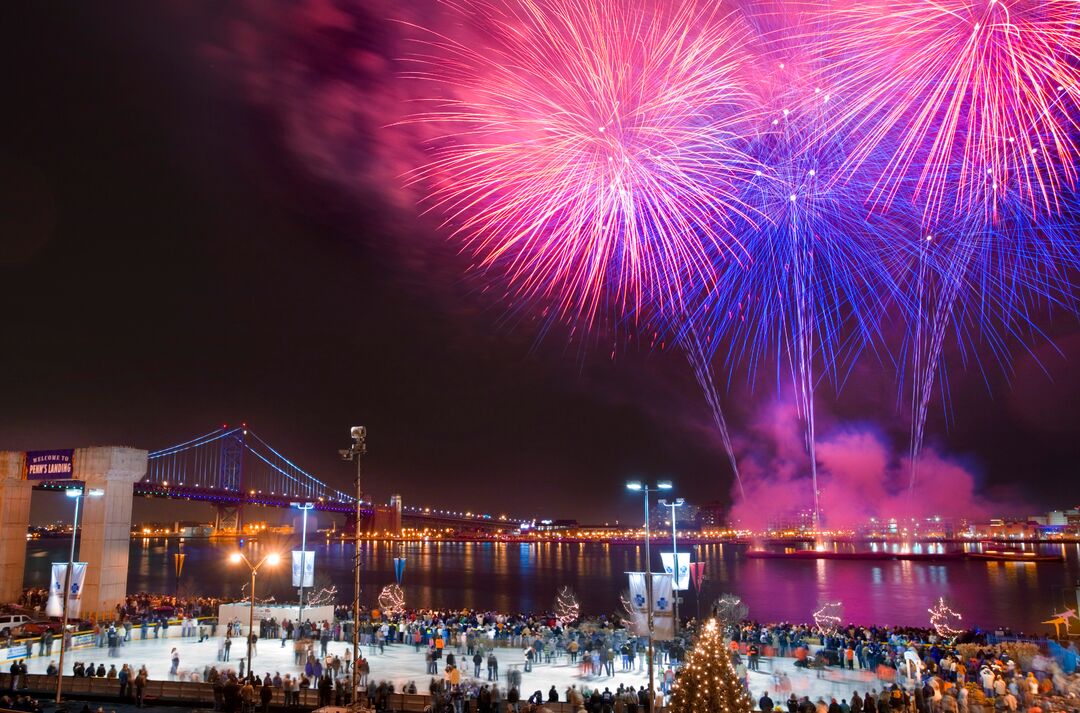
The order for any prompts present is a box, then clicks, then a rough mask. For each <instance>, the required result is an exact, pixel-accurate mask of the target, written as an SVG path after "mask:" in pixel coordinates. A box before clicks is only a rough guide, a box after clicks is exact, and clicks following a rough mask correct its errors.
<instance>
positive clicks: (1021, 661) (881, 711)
mask: <svg viewBox="0 0 1080 713" xmlns="http://www.w3.org/2000/svg"><path fill="white" fill-rule="evenodd" d="M728 634H729V636H730V639H731V646H732V658H733V661H734V662H735V665H736V670H737V672H738V675H739V676H740V677H741V680H743V682H744V686H746V687H747V690H748V691H749V687H750V682H751V680H753V679H751V678H749V677H748V676H747V675H746V673H747V672H748V671H750V670H759V669H758V666H757V665H756V664H755V663H749V665H748V662H750V661H753V660H754V659H760V657H761V656H762V655H763V654H764V655H767V656H780V657H793V658H794V659H795V661H794V665H795V666H796V667H805V668H808V669H814V670H816V672H817V677H824V676H830V677H832V678H833V679H834V680H844V681H847V682H849V683H850V682H860V681H861V682H862V683H864V684H865V685H866V686H867V688H864V689H863V691H864V693H863V694H862V695H860V694H859V693H858V691H857V690H853V691H852V694H851V696H850V700H849V697H841V698H840V700H839V701H837V700H836V699H835V698H830V699H829V700H825V698H824V697H819V698H818V699H817V700H816V701H811V700H810V698H809V697H808V696H803V697H799V696H797V695H796V694H794V693H793V692H792V686H791V681H790V679H789V678H788V677H787V676H786V674H775V673H774V674H773V676H772V680H771V684H772V686H771V691H772V692H773V693H775V694H776V696H777V699H776V700H774V699H773V698H772V697H771V696H770V691H769V690H766V691H765V692H764V694H763V695H762V696H761V697H760V698H759V699H758V707H759V709H760V710H761V711H773V710H776V711H785V710H786V711H787V713H901V712H904V713H974V712H976V711H978V712H979V713H993V712H995V711H996V712H998V713H1012V712H1015V711H1018V710H1021V711H1037V712H1039V713H1042V712H1045V711H1054V710H1069V711H1075V710H1080V673H1077V650H1076V644H1075V642H1074V643H1070V644H1069V645H1068V646H1067V647H1063V646H1061V645H1060V644H1057V643H1055V642H1047V644H1046V647H1045V649H1043V648H1040V646H1038V645H1036V644H1034V643H1024V642H1021V641H1018V640H1012V641H1006V642H1002V643H995V640H996V638H997V637H993V636H987V635H986V634H985V633H981V632H978V631H966V632H951V633H950V634H949V635H942V634H940V633H939V632H938V631H936V630H934V629H922V628H916V627H859V626H854V625H849V626H847V627H839V628H837V629H835V630H829V631H827V632H825V633H820V632H815V631H814V630H813V629H812V628H811V627H809V626H808V625H795V624H787V623H781V624H760V623H758V622H749V621H742V622H739V623H737V624H733V625H730V626H729V627H728ZM811 640H813V641H814V645H811V643H810V642H811ZM841 672H842V673H841ZM835 674H839V675H835Z"/></svg>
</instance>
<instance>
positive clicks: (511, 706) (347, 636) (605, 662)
mask: <svg viewBox="0 0 1080 713" xmlns="http://www.w3.org/2000/svg"><path fill="white" fill-rule="evenodd" d="M43 596H44V593H43V592H41V591H37V590H30V591H28V592H27V593H26V594H25V595H24V602H23V603H24V604H25V605H26V606H38V605H41V604H42V603H43ZM218 604H219V602H217V601H216V600H214V599H212V598H205V597H197V598H175V597H160V596H153V595H149V594H140V595H134V596H132V597H129V598H128V599H127V601H126V602H125V603H124V604H122V605H121V606H119V607H118V608H117V612H116V619H115V621H112V622H108V623H105V622H98V623H95V624H94V629H93V634H94V643H95V644H96V645H97V646H98V647H99V648H107V650H108V654H107V655H108V658H115V657H116V656H118V655H119V653H120V648H121V647H122V646H123V644H124V642H126V641H130V640H131V638H132V630H133V627H136V626H138V625H139V624H141V623H144V622H145V623H146V624H147V625H145V626H142V627H140V628H141V633H140V638H149V637H150V636H155V637H157V636H159V635H167V628H168V627H169V626H170V621H171V622H172V623H173V625H175V622H176V621H177V620H179V621H180V626H181V629H182V631H181V634H182V635H184V636H197V637H198V638H199V640H200V641H202V640H204V639H206V638H210V637H214V638H217V637H218V633H219V630H220V632H221V636H220V639H219V646H218V657H217V658H218V665H206V666H204V667H202V668H201V669H199V670H194V669H192V668H190V667H189V668H181V666H180V661H179V654H178V653H177V650H176V649H175V648H173V649H172V652H171V654H170V657H171V659H172V667H171V669H170V674H169V677H170V678H171V679H173V680H183V681H193V682H206V683H209V684H211V685H212V686H214V690H215V701H216V702H217V704H218V706H217V707H218V708H219V709H221V710H234V709H235V710H239V709H240V708H242V707H244V706H247V710H251V706H254V705H263V706H264V707H265V706H266V705H268V704H269V701H271V700H273V699H274V691H275V690H279V691H281V692H282V695H281V696H280V697H279V700H283V701H285V703H286V705H290V706H296V705H298V704H299V698H300V696H299V693H300V691H303V690H316V691H318V700H319V703H320V705H329V704H331V703H334V704H340V703H342V702H347V701H348V700H349V688H350V680H351V678H350V676H351V672H352V670H353V668H354V667H355V669H356V673H357V676H358V679H359V686H360V690H361V691H363V693H362V694H361V695H365V696H366V697H367V702H368V703H369V705H370V706H371V707H373V708H375V709H376V710H385V709H386V701H387V700H388V699H389V697H390V695H392V694H393V693H394V692H395V690H394V684H393V683H391V682H389V681H385V680H380V681H375V680H373V679H372V671H371V661H372V660H373V659H375V658H377V657H378V656H379V655H381V654H383V653H384V652H385V650H386V647H388V646H396V647H408V648H410V649H411V650H412V651H413V652H414V653H415V655H416V656H418V657H423V660H424V663H425V670H426V671H427V673H428V675H429V676H430V681H429V684H428V685H427V687H426V692H427V693H429V694H430V695H431V696H432V701H433V706H434V710H438V711H453V712H454V713H463V711H465V710H469V711H477V712H478V713H495V712H496V711H527V710H532V709H534V708H535V709H537V710H542V708H543V706H544V704H545V703H551V702H555V701H559V700H561V701H563V702H569V703H571V704H573V706H574V708H575V710H581V711H585V712H586V713H637V712H638V711H647V710H649V709H650V706H649V703H650V701H649V695H648V692H647V691H646V690H645V689H644V688H643V687H639V688H638V689H634V688H633V687H630V686H627V685H617V686H615V690H611V688H610V687H609V686H603V685H602V684H603V682H604V681H605V679H612V678H613V677H614V676H615V674H616V670H618V671H619V672H620V673H621V672H626V671H641V670H643V669H644V668H645V666H646V665H647V661H646V657H647V653H646V647H645V643H644V639H643V637H638V636H634V635H632V634H631V633H630V632H629V630H628V629H627V628H626V627H625V626H623V624H622V622H621V621H619V620H618V619H613V618H610V619H609V618H606V617H599V618H595V619H589V620H584V621H576V622H574V623H567V622H564V621H561V620H559V619H558V618H557V617H555V616H554V615H551V614H543V615H536V614H524V613H521V614H506V613H500V612H491V611H472V610H436V609H413V610H405V611H401V612H393V613H386V612H383V613H381V615H378V616H375V615H373V613H372V612H368V611H365V612H364V614H363V616H362V618H361V620H360V622H359V624H358V626H357V638H358V639H359V647H358V649H357V650H356V651H353V649H352V647H351V646H347V647H346V649H345V652H344V654H339V653H332V652H330V650H329V644H330V642H335V641H337V642H340V641H344V642H350V643H351V639H352V633H353V621H352V617H351V609H349V608H348V607H340V608H338V609H337V610H336V612H335V617H334V619H333V620H332V621H318V622H313V621H303V622H298V621H290V620H288V619H284V620H280V621H279V620H277V619H266V620H262V621H260V623H259V627H258V629H257V632H256V633H247V634H246V636H250V637H251V638H250V644H251V645H252V646H255V645H256V642H257V641H258V640H260V639H261V640H263V646H266V645H268V642H269V641H274V642H275V644H273V645H277V643H276V642H277V641H280V646H281V647H286V646H291V647H292V650H293V652H294V664H295V666H296V669H297V670H296V671H292V672H286V673H285V674H284V675H282V674H281V673H279V672H274V673H273V674H271V673H270V672H265V673H263V675H261V676H260V675H257V674H256V673H255V672H254V671H253V670H252V667H251V662H250V661H246V662H245V661H244V660H243V659H242V660H241V661H240V666H239V669H238V670H237V669H234V668H232V667H231V666H230V661H231V659H230V654H229V650H230V648H231V647H232V642H233V638H234V637H245V632H244V631H243V627H242V626H241V622H239V621H226V622H218V621H217V620H216V619H214V618H212V617H213V616H214V615H215V614H216V613H217V606H218ZM204 617H211V618H204ZM692 627H693V623H692V622H691V626H690V627H688V629H690V630H691V631H687V632H686V633H685V634H684V638H678V639H676V640H674V641H670V642H657V645H656V647H655V654H654V655H655V660H654V663H655V665H656V671H657V683H658V687H659V689H660V690H659V691H657V692H656V694H655V695H657V696H659V699H658V700H659V701H662V700H663V696H665V695H666V694H668V693H669V692H670V689H671V687H672V685H674V683H675V681H676V680H677V677H678V675H679V667H680V664H681V662H682V661H683V660H684V658H685V654H686V650H687V648H688V647H689V646H690V636H691V634H692ZM162 630H164V631H162ZM727 633H728V637H729V643H730V646H731V654H732V659H733V664H734V666H735V670H736V673H737V675H738V677H739V678H740V680H741V681H742V682H743V685H744V686H745V687H746V690H747V691H748V692H751V693H752V694H754V693H755V691H751V687H754V688H760V687H761V686H762V683H763V682H764V683H766V684H767V686H768V691H765V692H764V695H761V696H760V697H758V698H757V700H758V704H759V707H760V708H761V710H762V711H765V710H778V711H784V710H786V711H787V712H788V713H901V712H906V713H991V711H990V709H991V708H993V709H994V711H995V712H996V713H1011V712H1012V711H1018V710H1024V711H1043V712H1044V711H1050V710H1064V709H1069V706H1072V708H1071V709H1076V707H1077V705H1076V704H1077V703H1078V702H1080V674H1077V673H1076V660H1077V652H1076V647H1075V644H1073V645H1071V646H1070V647H1068V648H1062V647H1057V648H1056V649H1054V650H1051V651H1045V650H1044V651H1041V652H1040V651H1038V650H1037V649H1035V653H1034V654H1031V653H1030V651H1028V653H1027V654H1025V655H1019V654H1018V651H1020V649H1017V648H1015V647H1014V648H1011V649H1010V648H1009V647H1008V645H1000V644H994V643H993V641H992V637H991V639H988V637H987V636H986V635H984V634H980V633H979V632H964V633H962V634H959V635H957V636H948V637H943V636H940V635H939V634H938V633H937V632H936V631H934V630H933V629H923V628H913V627H881V626H870V627H859V626H848V627H839V628H836V629H834V630H829V631H827V632H825V633H822V632H821V631H820V630H819V629H818V628H817V627H814V626H812V625H809V624H791V623H773V624H762V623H759V622H755V621H739V622H736V623H731V624H729V625H728V627H727ZM239 640H240V641H241V645H246V644H248V643H249V641H248V640H247V639H246V638H241V639H239ZM1027 646H1029V647H1031V648H1033V649H1034V647H1032V646H1031V645H1030V644H1029V645H1027ZM1051 646H1056V644H1051ZM495 649H502V650H504V651H502V652H501V654H500V655H499V656H496V655H495ZM506 649H509V650H511V651H513V650H517V651H519V652H520V655H517V656H511V661H510V662H509V664H508V663H507V657H506V653H505V650H506ZM338 650H340V649H338ZM365 650H366V657H365V654H364V652H365ZM256 651H257V649H256ZM1025 651H1027V650H1025ZM39 654H41V655H46V656H47V655H50V654H51V641H46V640H45V637H42V639H41V640H40V641H39ZM1028 654H1029V655H1028ZM776 657H780V658H782V659H793V664H794V667H795V668H796V669H799V668H805V669H806V670H807V675H811V672H814V673H815V674H816V675H812V676H811V677H816V678H823V677H824V678H830V679H831V680H832V681H834V682H836V681H842V682H845V683H847V684H856V685H857V684H863V685H864V686H865V688H862V690H863V691H864V693H862V694H861V695H860V694H858V693H855V692H853V693H852V694H851V695H850V696H841V697H840V700H838V701H837V700H831V699H829V700H826V699H825V698H819V699H818V700H816V701H812V700H811V699H810V697H808V696H802V697H800V696H798V695H796V693H795V692H794V691H792V682H791V679H790V678H789V677H788V675H787V673H786V671H784V670H779V669H774V668H773V667H771V666H769V667H768V669H769V672H768V673H767V672H765V671H762V664H763V662H768V661H770V660H771V659H774V658H776ZM515 658H516V659H517V660H516V661H515V660H513V659H515ZM500 661H501V662H502V666H503V669H504V670H503V671H500ZM552 663H560V664H563V665H565V664H570V665H573V666H575V667H577V676H578V678H579V680H580V681H581V682H582V683H581V688H580V689H579V688H578V687H577V684H575V685H574V686H572V687H570V688H567V689H565V690H564V691H563V692H562V694H561V695H560V693H559V692H558V691H557V690H556V689H555V687H554V686H552V687H551V688H550V689H549V690H547V691H546V692H545V691H543V690H534V691H533V692H532V693H531V694H528V693H527V691H528V689H529V688H530V687H529V686H528V682H529V679H528V678H527V677H526V675H527V674H529V673H530V672H532V671H533V669H534V667H536V666H542V665H547V664H552ZM20 664H21V669H20V668H19V666H20ZM245 664H246V666H245ZM245 668H246V669H247V670H246V671H245ZM20 670H21V672H22V674H23V679H24V680H25V663H22V662H19V661H16V662H15V663H14V664H13V667H12V673H13V678H14V675H15V674H18V673H19V671H20ZM49 671H50V673H55V666H50V669H49ZM754 672H758V673H759V674H765V675H764V676H760V675H759V676H752V675H751V674H752V673H754ZM72 673H73V674H74V675H76V676H96V677H103V678H108V679H113V678H115V679H117V680H119V681H120V691H121V696H122V697H124V698H125V699H127V700H133V701H136V702H140V701H141V694H140V690H141V689H142V688H144V687H145V683H146V680H147V674H146V668H145V666H144V667H142V668H141V669H140V670H139V671H135V670H134V669H133V668H132V667H131V666H129V665H128V664H122V665H120V666H119V668H118V667H117V665H116V664H113V663H108V662H107V661H101V660H98V661H97V663H89V662H88V661H87V662H83V661H79V662H75V663H74V664H73V665H72ZM386 673H393V672H386ZM770 673H771V675H770ZM611 683H612V685H614V684H615V681H612V682H611ZM860 687H861V686H860ZM249 689H250V690H249ZM415 690H416V684H415V682H410V683H409V684H408V685H406V686H404V687H402V690H401V692H410V691H415ZM770 692H771V693H772V694H773V695H775V698H773V697H771V696H770ZM264 698H265V699H266V700H265V701H264V700H263V699H264ZM656 702H658V701H654V703H656ZM980 707H982V708H985V709H986V710H985V711H983V710H981V708H980Z"/></svg>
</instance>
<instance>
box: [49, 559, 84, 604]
mask: <svg viewBox="0 0 1080 713" xmlns="http://www.w3.org/2000/svg"><path fill="white" fill-rule="evenodd" d="M66 578H67V562H53V566H52V583H51V584H50V586H49V601H48V602H47V603H46V605H45V613H46V614H48V615H49V616H62V615H63V613H64V594H63V592H64V580H65V579H66ZM85 581H86V563H85V562H76V563H75V566H74V567H73V568H72V570H71V589H70V591H69V592H68V616H69V617H77V616H79V609H80V608H81V606H82V590H83V583H84V582H85Z"/></svg>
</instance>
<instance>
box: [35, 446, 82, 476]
mask: <svg viewBox="0 0 1080 713" xmlns="http://www.w3.org/2000/svg"><path fill="white" fill-rule="evenodd" d="M74 454H75V451H74V450H72V449H70V448H68V449H67V450H57V451H27V452H26V479H27V480H71V479H72V477H73V475H74V465H73V462H74V461H73V456H74Z"/></svg>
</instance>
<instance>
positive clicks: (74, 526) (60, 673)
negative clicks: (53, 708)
mask: <svg viewBox="0 0 1080 713" xmlns="http://www.w3.org/2000/svg"><path fill="white" fill-rule="evenodd" d="M104 494H105V491H104V490H102V489H101V488H90V489H89V490H87V489H86V488H85V487H84V488H68V489H67V490H65V491H64V495H66V496H67V497H69V498H72V499H74V500H75V519H74V521H72V523H71V550H70V551H69V552H68V565H67V571H65V572H64V613H63V614H62V615H61V618H60V668H59V669H58V670H57V672H56V702H57V703H60V695H61V694H62V693H63V688H64V648H65V646H64V644H65V643H66V642H67V621H68V599H70V598H71V570H72V569H73V568H74V567H75V535H76V534H77V533H78V532H79V503H81V502H82V501H83V498H99V497H101V496H102V495H104Z"/></svg>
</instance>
